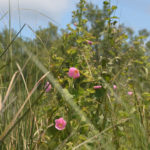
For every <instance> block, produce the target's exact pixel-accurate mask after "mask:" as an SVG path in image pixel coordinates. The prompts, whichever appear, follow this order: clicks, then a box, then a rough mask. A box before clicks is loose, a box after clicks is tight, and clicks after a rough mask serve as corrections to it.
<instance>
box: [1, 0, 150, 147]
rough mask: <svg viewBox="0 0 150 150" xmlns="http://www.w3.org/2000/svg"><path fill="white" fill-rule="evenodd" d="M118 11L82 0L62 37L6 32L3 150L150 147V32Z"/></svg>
mask: <svg viewBox="0 0 150 150" xmlns="http://www.w3.org/2000/svg"><path fill="white" fill-rule="evenodd" d="M116 9H117V6H113V5H111V3H110V2H109V1H107V0H105V1H104V2H103V8H102V9H100V8H99V7H98V6H95V5H94V4H92V3H87V2H86V0H80V2H79V3H78V4H77V9H76V10H75V11H73V16H72V22H71V23H70V24H68V25H67V28H66V29H62V30H61V33H60V32H58V27H57V26H56V25H54V24H53V23H52V22H50V23H49V25H48V27H47V28H39V29H38V30H37V31H34V29H32V28H31V27H30V26H29V25H27V24H25V25H24V26H23V27H22V29H21V30H20V32H19V33H18V34H17V32H18V31H17V32H16V31H14V30H10V29H8V28H5V29H3V30H2V31H1V32H0V150H76V149H77V150H116V149H117V150H148V149H150V137H149V136H150V121H149V118H150V106H149V104H150V90H149V89H150V78H149V76H150V58H149V56H150V41H148V39H149V35H150V33H149V32H148V31H147V30H146V29H143V30H140V31H139V32H138V33H134V30H132V29H131V28H129V27H125V26H124V25H119V23H118V21H119V18H118V17H117V16H115V11H116ZM24 28H29V29H30V31H31V32H33V33H34V34H35V38H34V39H25V38H23V37H22V36H20V33H21V32H22V30H24ZM16 35H17V36H16ZM11 41H12V42H11ZM10 43H11V44H10Z"/></svg>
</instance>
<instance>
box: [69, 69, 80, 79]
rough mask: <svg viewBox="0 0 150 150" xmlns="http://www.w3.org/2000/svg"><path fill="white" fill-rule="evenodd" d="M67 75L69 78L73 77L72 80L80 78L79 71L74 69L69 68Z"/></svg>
mask: <svg viewBox="0 0 150 150" xmlns="http://www.w3.org/2000/svg"><path fill="white" fill-rule="evenodd" d="M68 75H69V77H73V78H74V79H76V78H79V77H80V73H79V70H78V69H76V68H75V67H71V68H70V69H69V72H68Z"/></svg>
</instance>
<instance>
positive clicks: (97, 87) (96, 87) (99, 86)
mask: <svg viewBox="0 0 150 150" xmlns="http://www.w3.org/2000/svg"><path fill="white" fill-rule="evenodd" d="M93 88H94V89H100V88H102V86H101V85H96V86H94V87H93Z"/></svg>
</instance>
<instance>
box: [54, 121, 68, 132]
mask: <svg viewBox="0 0 150 150" xmlns="http://www.w3.org/2000/svg"><path fill="white" fill-rule="evenodd" d="M66 124H67V122H66V121H65V120H64V119H63V118H59V119H56V120H55V128H56V129H57V130H64V129H65V127H66Z"/></svg>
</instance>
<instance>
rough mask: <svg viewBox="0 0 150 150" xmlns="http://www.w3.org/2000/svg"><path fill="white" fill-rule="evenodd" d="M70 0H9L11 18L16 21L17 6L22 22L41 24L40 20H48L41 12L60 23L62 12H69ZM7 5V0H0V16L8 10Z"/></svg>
mask: <svg viewBox="0 0 150 150" xmlns="http://www.w3.org/2000/svg"><path fill="white" fill-rule="evenodd" d="M71 1H72V0H10V3H11V16H12V20H13V21H14V22H18V18H19V17H18V16H19V14H18V12H19V9H18V6H19V8H20V16H21V20H22V23H29V24H36V25H41V23H42V22H43V23H44V22H48V21H50V20H48V18H46V17H44V15H43V14H45V16H48V17H49V18H52V19H53V20H55V21H56V22H58V23H61V19H62V17H63V15H64V13H66V12H67V11H68V12H71V8H70V6H71ZM18 4H19V5H18ZM8 6H9V0H0V16H1V15H2V14H4V12H6V11H8V9H9V7H8ZM40 12H41V13H40ZM4 20H5V22H8V18H7V17H6V18H4ZM6 24H7V23H6Z"/></svg>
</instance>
